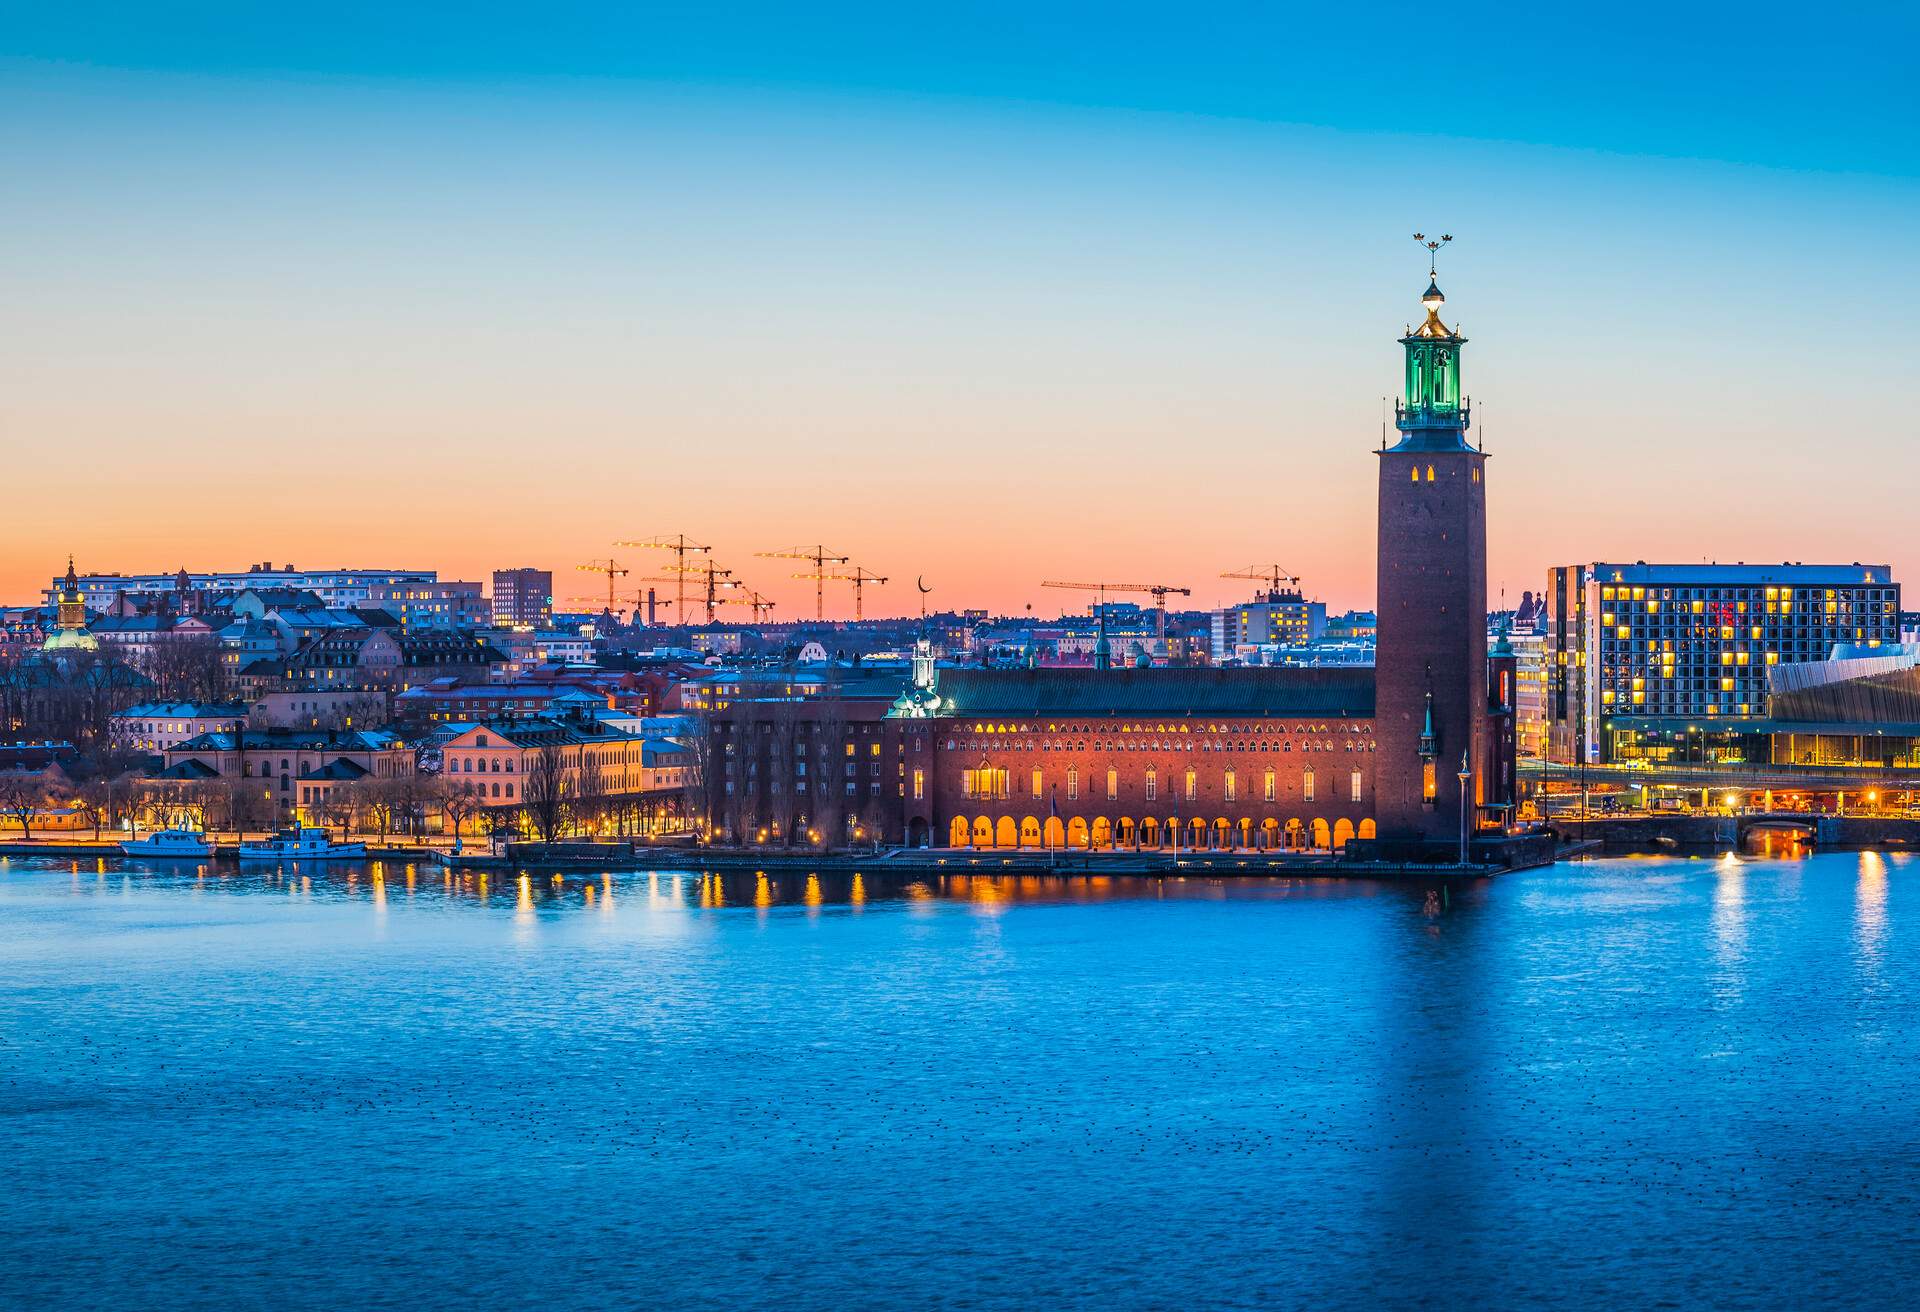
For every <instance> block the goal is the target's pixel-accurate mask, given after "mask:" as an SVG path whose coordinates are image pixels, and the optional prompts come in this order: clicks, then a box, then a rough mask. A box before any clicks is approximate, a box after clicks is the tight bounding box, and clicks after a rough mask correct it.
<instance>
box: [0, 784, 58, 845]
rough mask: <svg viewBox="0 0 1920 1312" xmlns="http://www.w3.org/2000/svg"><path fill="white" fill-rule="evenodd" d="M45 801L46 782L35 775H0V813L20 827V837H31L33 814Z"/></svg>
mask: <svg viewBox="0 0 1920 1312" xmlns="http://www.w3.org/2000/svg"><path fill="white" fill-rule="evenodd" d="M46 800H47V785H46V781H45V780H44V779H42V778H41V777H40V776H39V775H37V774H28V773H26V772H24V771H19V772H14V771H9V772H8V773H6V774H0V812H4V813H5V814H7V815H10V816H12V817H13V818H14V820H15V821H16V822H17V823H18V824H19V826H20V837H21V838H23V839H30V838H32V837H33V816H34V812H36V811H38V810H39V809H40V807H41V806H42V805H43V804H44V803H45V802H46Z"/></svg>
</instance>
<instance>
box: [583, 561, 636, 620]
mask: <svg viewBox="0 0 1920 1312" xmlns="http://www.w3.org/2000/svg"><path fill="white" fill-rule="evenodd" d="M574 568H576V569H583V570H585V571H587V573H589V574H605V575H606V576H607V612H608V613H609V614H611V613H612V612H613V581H614V580H615V579H617V578H620V577H621V576H623V575H626V574H630V573H632V571H631V570H629V569H628V568H627V567H626V566H625V565H622V564H621V563H620V562H619V561H617V560H590V561H588V562H587V563H586V564H584V565H576V566H575V567H574Z"/></svg>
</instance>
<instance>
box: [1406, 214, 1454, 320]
mask: <svg viewBox="0 0 1920 1312" xmlns="http://www.w3.org/2000/svg"><path fill="white" fill-rule="evenodd" d="M1413 239H1414V240H1415V241H1417V242H1419V243H1420V244H1421V245H1422V246H1425V247H1426V248H1427V290H1426V294H1425V295H1423V296H1422V297H1421V298H1420V308H1422V309H1423V310H1425V311H1426V312H1427V321H1426V322H1425V323H1423V324H1421V325H1420V327H1419V328H1418V329H1416V330H1415V331H1414V333H1413V335H1414V336H1416V337H1451V336H1453V330H1452V329H1450V328H1448V327H1447V325H1445V324H1444V323H1442V322H1440V307H1441V306H1443V305H1445V304H1446V303H1447V298H1446V297H1445V296H1443V295H1442V294H1441V292H1440V274H1439V259H1440V248H1441V247H1442V246H1445V245H1446V244H1447V243H1449V242H1451V241H1452V240H1453V234H1452V233H1450V232H1443V233H1441V234H1440V236H1439V238H1438V239H1435V238H1431V237H1429V236H1427V234H1426V233H1424V232H1416V233H1414V234H1413Z"/></svg>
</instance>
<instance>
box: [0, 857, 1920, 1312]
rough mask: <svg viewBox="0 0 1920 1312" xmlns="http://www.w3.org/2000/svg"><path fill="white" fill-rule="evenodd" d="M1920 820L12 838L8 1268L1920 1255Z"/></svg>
mask: <svg viewBox="0 0 1920 1312" xmlns="http://www.w3.org/2000/svg"><path fill="white" fill-rule="evenodd" d="M1917 984H1920V864H1915V863H1912V862H1910V861H1909V860H1908V859H1907V858H1905V857H1900V856H1895V857H1883V856H1880V855H1877V854H1864V855H1856V854H1831V855H1821V856H1816V857H1813V858H1811V859H1806V860H1800V861H1749V862H1740V861H1736V860H1733V859H1731V858H1727V859H1722V860H1680V859H1675V860H1661V861H1596V862H1592V863H1588V864H1582V865H1568V866H1561V867H1558V868H1555V869H1552V870H1545V871H1536V872H1532V873H1527V874H1521V875H1514V876H1510V877H1507V878H1504V879H1501V880H1498V881H1495V882H1493V883H1488V884H1480V885H1474V886H1470V887H1468V888H1466V889H1464V890H1457V891H1456V892H1455V893H1454V894H1453V895H1451V896H1450V897H1448V898H1446V899H1445V900H1444V901H1442V900H1441V899H1439V898H1437V897H1435V898H1431V899H1430V898H1429V896H1428V894H1427V891H1426V890H1424V889H1409V888H1399V887H1386V886H1381V885H1374V884H1366V883H1338V882H1324V883H1323V882H1284V881H1264V880H1255V881H1246V882H1216V881H1204V880H1191V881H1186V882H1168V883H1164V884H1163V883H1156V882H1153V881H1145V880H1130V879H1114V880H1104V881H1102V880H1078V881H1066V880H1062V881H1057V882H1054V881H1043V880H1004V881H994V880H982V879H974V880H969V879H966V878H962V877H949V878H946V879H933V880H928V881H926V882H920V883H905V884H903V883H902V882H900V881H898V880H893V881H890V880H888V879H886V878H883V877H881V876H879V875H877V874H874V873H868V874H866V875H864V876H863V877H861V878H859V879H857V880H856V879H851V878H849V877H846V876H840V877H826V878H822V879H820V880H810V879H808V878H806V877H803V876H800V877H781V878H779V879H777V880H764V879H756V878H754V877H753V876H745V877H734V876H729V877H728V878H727V879H725V880H724V881H723V880H718V879H712V878H706V879H703V878H701V877H698V876H686V875H668V874H659V875H649V874H644V873H629V874H618V875H614V876H611V877H609V878H607V879H604V880H603V879H601V878H599V877H598V876H594V877H591V878H588V879H582V878H580V877H578V876H573V877H569V878H568V879H567V880H565V881H563V882H554V881H553V880H552V879H551V877H538V878H535V879H532V880H529V881H527V882H525V883H522V882H520V881H517V880H514V879H506V880H504V881H496V882H494V883H492V884H490V885H483V884H482V883H481V882H480V881H478V880H477V879H475V878H471V877H469V878H466V879H456V880H454V881H453V882H451V883H449V882H448V881H447V879H446V876H445V875H444V874H443V873H442V872H440V871H438V870H434V869H430V868H422V869H421V870H419V871H417V872H409V871H408V870H407V869H406V868H405V867H398V866H388V867H385V868H384V869H383V868H380V867H373V868H367V867H356V868H344V867H342V868H335V869H325V868H313V869H311V870H303V871H300V872H286V873H281V872H256V871H253V870H251V869H250V870H248V871H247V872H245V873H241V872H239V871H237V870H235V869H234V868H233V867H231V866H225V867H221V866H215V867H209V868H206V869H204V870H196V869H194V868H192V867H187V868H184V869H176V870H171V871H165V870H158V869H155V868H152V867H140V866H138V865H134V864H130V863H114V864H110V865H108V866H105V867H100V866H95V865H93V864H89V863H83V864H82V865H81V866H79V867H77V868H76V867H75V866H74V865H72V864H71V863H66V862H58V863H56V862H52V861H20V860H15V861H13V862H11V863H6V864H3V865H0V1199H4V1208H5V1210H4V1215H3V1216H0V1303H4V1304H7V1305H10V1306H20V1307H34V1308H110V1307H111V1308H119V1307H129V1306H132V1307H138V1308H141V1309H143V1310H147V1312H157V1310H159V1309H173V1308H187V1307H196V1308H198V1307H206V1308H214V1307H219V1308H252V1307H300V1308H322V1307H326V1308H365V1307H380V1308H385V1307H392V1308H409V1309H433V1308H496V1307H498V1308H507V1307H512V1308H527V1307H540V1308H599V1307H631V1308H740V1307H782V1308H867V1307H874V1308H881V1307H884V1308H897V1307H900V1308H904V1307H953V1308H1009V1309H1011V1308H1040V1307H1097V1308H1101V1309H1108V1310H1110V1309H1122V1308H1181V1307H1271V1306H1288V1305H1294V1306H1316V1307H1354V1308H1361V1307H1375V1306H1380V1305H1382V1304H1402V1305H1403V1304H1406V1303H1410V1302H1424V1303H1426V1304H1428V1305H1431V1306H1436V1307H1475V1308H1485V1307H1518V1306H1539V1305H1542V1304H1558V1305H1567V1304H1586V1305H1594V1306H1610V1307H1647V1306H1653V1305H1656V1304H1665V1305H1667V1306H1680V1307H1685V1306H1701V1305H1714V1306H1719V1307H1773V1306H1785V1305H1789V1304H1791V1305H1795V1306H1836V1305H1852V1306H1862V1307H1897V1306H1911V1305H1912V1300H1913V1297H1914V1293H1913V1291H1914V1289H1915V1288H1916V1287H1917V1286H1916V1281H1917V1280H1920V1243H1916V1240H1920V1022H1917V1021H1916V1019H1915V1015H1916V985H1917Z"/></svg>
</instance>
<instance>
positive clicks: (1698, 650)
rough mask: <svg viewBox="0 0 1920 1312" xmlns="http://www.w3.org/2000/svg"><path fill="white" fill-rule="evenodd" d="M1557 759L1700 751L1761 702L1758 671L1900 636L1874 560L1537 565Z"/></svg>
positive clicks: (1727, 746)
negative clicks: (1542, 577) (1542, 579)
mask: <svg viewBox="0 0 1920 1312" xmlns="http://www.w3.org/2000/svg"><path fill="white" fill-rule="evenodd" d="M1547 606H1548V619H1547V652H1546V656H1547V678H1548V699H1547V700H1548V708H1547V709H1548V720H1549V730H1550V750H1551V754H1552V757H1553V759H1554V760H1558V761H1568V762H1574V761H1580V760H1586V761H1590V762H1592V761H1618V760H1631V759H1634V758H1636V757H1652V758H1654V759H1670V758H1684V757H1686V756H1688V755H1689V754H1695V755H1696V756H1697V759H1701V760H1709V759H1714V757H1715V756H1716V754H1720V755H1725V754H1727V753H1731V752H1737V751H1738V750H1739V749H1738V747H1737V738H1738V736H1739V734H1740V731H1741V726H1742V724H1743V723H1747V722H1752V721H1758V720H1762V719H1765V718H1766V716H1767V715H1768V708H1767V698H1768V686H1769V685H1768V672H1769V671H1770V670H1772V669H1773V668H1775V667H1777V666H1780V665H1783V664H1784V665H1800V664H1805V663H1808V662H1814V661H1824V660H1826V659H1827V657H1828V656H1829V655H1830V654H1831V653H1832V651H1833V649H1834V648H1835V647H1836V646H1841V645H1845V646H1853V647H1859V648H1864V649H1869V650H1871V649H1874V648H1877V647H1880V646H1883V645H1892V644H1896V643H1898V642H1899V641H1900V586H1899V585H1898V584H1897V583H1895V582H1894V581H1893V571H1892V569H1891V567H1890V566H1887V565H1858V564H1855V565H1799V564H1787V565H1744V564H1742V565H1711V564H1709V565H1649V564H1647V563H1645V562H1643V561H1642V562H1635V563H1634V564H1631V565H1622V564H1609V563H1606V562H1596V563H1593V564H1585V565H1566V566H1560V567H1557V568H1555V569H1552V570H1550V571H1549V572H1548V577H1547Z"/></svg>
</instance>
